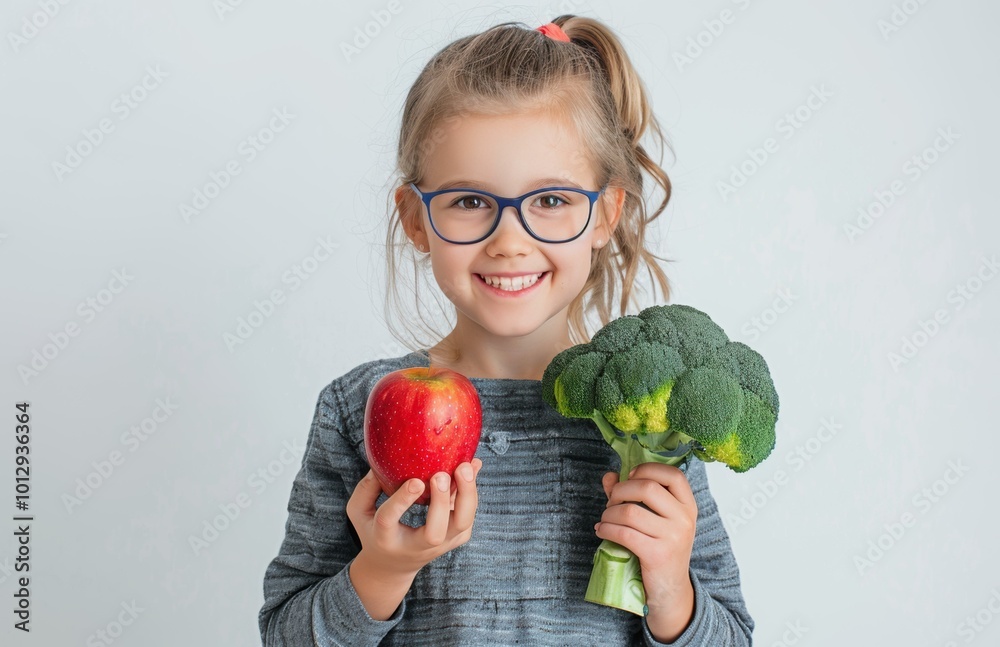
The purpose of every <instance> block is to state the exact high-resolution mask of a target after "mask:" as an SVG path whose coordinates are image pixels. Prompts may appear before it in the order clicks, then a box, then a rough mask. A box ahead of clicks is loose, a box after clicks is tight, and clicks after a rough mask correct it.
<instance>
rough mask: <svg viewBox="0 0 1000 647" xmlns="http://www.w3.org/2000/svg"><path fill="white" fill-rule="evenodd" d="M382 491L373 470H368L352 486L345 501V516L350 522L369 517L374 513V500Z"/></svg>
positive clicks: (376, 499)
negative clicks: (349, 495)
mask: <svg viewBox="0 0 1000 647" xmlns="http://www.w3.org/2000/svg"><path fill="white" fill-rule="evenodd" d="M381 493H382V486H381V485H380V484H379V482H378V479H377V478H375V472H373V471H372V470H368V473H367V474H365V475H364V477H362V479H361V480H360V481H359V482H358V484H357V485H356V486H355V488H354V492H353V493H352V494H351V498H350V499H348V501H347V517H348V518H349V519H351V521H352V522H354V521H355V520H357V521H360V520H362V519H364V518H365V517H368V518H370V517H371V516H372V515H374V514H375V502H376V501H378V495H379V494H381Z"/></svg>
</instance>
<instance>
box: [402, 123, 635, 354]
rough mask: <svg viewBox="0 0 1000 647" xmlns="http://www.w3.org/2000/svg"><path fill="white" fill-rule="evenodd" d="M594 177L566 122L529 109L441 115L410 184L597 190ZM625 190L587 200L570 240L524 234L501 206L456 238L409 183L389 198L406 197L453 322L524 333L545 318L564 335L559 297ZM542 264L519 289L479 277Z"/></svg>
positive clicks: (574, 280)
mask: <svg viewBox="0 0 1000 647" xmlns="http://www.w3.org/2000/svg"><path fill="white" fill-rule="evenodd" d="M600 180H601V178H600V177H598V175H597V173H596V171H595V169H594V168H593V167H592V165H591V164H590V163H589V161H588V160H587V156H586V147H585V146H584V143H583V142H582V141H581V140H580V138H579V136H578V135H577V134H576V131H575V129H574V128H573V127H572V126H571V123H570V122H569V121H568V120H565V119H561V118H559V117H557V116H555V115H553V114H551V113H548V112H544V111H533V112H522V113H514V114H507V115H502V116H487V115H474V116H464V117H461V118H458V119H453V120H450V121H448V122H447V123H446V125H445V126H443V127H442V129H441V130H439V131H438V135H437V137H436V138H435V141H434V143H433V144H432V149H431V152H430V154H429V155H428V157H427V160H426V166H425V174H424V177H423V178H422V179H421V181H420V182H419V183H417V186H418V187H419V188H420V190H421V191H425V192H426V191H436V190H438V189H441V188H445V185H446V184H447V185H449V187H451V188H456V187H463V188H480V189H483V190H486V191H489V192H491V193H495V194H497V195H501V196H507V197H515V196H519V195H522V194H524V193H527V192H528V191H532V190H534V189H540V188H544V187H548V186H574V185H576V186H579V187H580V188H583V189H585V190H587V191H597V190H598V189H600V185H599V184H598V182H599V181H600ZM456 182H457V183H458V184H454V183H456ZM406 193H409V194H410V195H409V196H406ZM624 197H625V193H624V191H623V190H621V189H616V188H615V187H610V186H609V187H608V189H607V190H606V191H605V193H604V194H602V196H601V198H599V199H598V200H597V202H595V203H594V209H593V213H592V215H591V218H590V222H589V223H588V224H587V228H586V230H585V231H584V233H583V234H582V235H581V236H579V237H578V238H576V239H574V240H572V241H570V242H566V243H543V242H541V241H539V240H536V239H535V238H532V236H531V235H530V234H529V233H528V232H527V231H526V230H525V229H524V227H523V226H522V225H521V222H520V221H519V220H518V218H517V213H516V211H515V210H514V209H512V208H507V209H505V210H504V211H503V214H502V216H501V218H500V223H499V224H498V225H497V228H496V229H495V230H494V231H493V233H492V234H490V236H489V238H487V239H486V240H483V241H480V242H478V243H475V244H471V245H457V244H454V243H450V242H448V241H445V240H442V239H441V238H440V237H439V236H438V235H437V234H436V233H435V232H434V230H433V229H432V228H431V226H430V221H429V220H428V217H427V212H426V209H425V208H424V206H423V204H422V203H421V202H420V200H419V196H418V195H417V194H416V193H415V192H414V191H413V190H412V189H411V188H410V187H408V186H407V187H403V188H402V189H401V191H400V192H398V193H397V201H399V200H401V199H403V200H404V202H403V203H401V207H402V204H404V203H405V204H406V205H409V207H408V208H409V212H408V213H404V214H403V220H404V223H407V224H405V228H406V230H407V234H408V235H409V237H410V239H411V240H412V241H413V242H414V244H415V245H416V246H417V248H418V249H422V250H424V251H425V252H426V251H427V250H428V249H429V250H430V255H431V266H432V268H433V271H434V277H435V279H436V280H437V283H438V285H439V286H440V288H441V290H442V291H443V292H444V294H445V296H447V297H448V299H449V300H450V301H451V302H452V303H454V304H455V307H456V309H457V311H458V316H459V318H462V317H463V316H464V317H465V318H467V319H468V320H470V321H469V322H460V325H461V323H474V324H476V325H477V326H479V327H481V328H482V329H483V330H484V331H487V332H488V333H491V334H493V335H496V336H500V337H517V336H522V335H528V334H529V333H532V332H534V331H536V330H538V329H539V328H542V327H546V328H547V330H548V333H549V334H551V335H553V339H558V340H564V339H568V333H567V332H566V330H567V324H566V321H567V318H566V311H567V306H568V305H569V304H570V302H572V301H573V299H574V298H576V297H577V295H579V294H580V291H581V290H582V289H583V286H584V283H585V282H586V280H587V277H588V275H589V273H590V264H591V256H592V253H593V251H594V248H595V247H600V246H603V245H606V244H607V242H608V240H610V232H611V231H612V230H613V229H614V225H615V224H616V223H617V220H618V217H619V215H620V213H621V207H622V203H623V201H624ZM417 211H419V213H417ZM609 225H610V227H609ZM598 241H601V242H600V243H598ZM543 272H544V276H542V278H541V279H538V281H537V283H536V284H535V285H533V286H532V287H531V288H530V289H527V290H523V293H522V292H521V291H515V292H504V293H503V294H498V293H497V292H495V291H494V289H493V288H491V287H489V286H488V285H487V284H486V283H485V282H484V281H483V279H482V278H480V275H485V276H495V275H497V274H509V273H513V274H514V275H529V276H534V275H537V274H541V273H543ZM557 315H558V316H557Z"/></svg>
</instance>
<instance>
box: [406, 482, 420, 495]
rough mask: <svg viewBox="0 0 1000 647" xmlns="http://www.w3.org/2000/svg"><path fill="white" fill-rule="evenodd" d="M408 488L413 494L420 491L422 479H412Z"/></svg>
mask: <svg viewBox="0 0 1000 647" xmlns="http://www.w3.org/2000/svg"><path fill="white" fill-rule="evenodd" d="M406 489H407V490H409V491H410V492H412V493H413V494H416V493H417V492H419V491H420V481H418V480H417V479H410V483H409V484H408V485H407V486H406Z"/></svg>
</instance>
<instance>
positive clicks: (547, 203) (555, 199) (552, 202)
mask: <svg viewBox="0 0 1000 647" xmlns="http://www.w3.org/2000/svg"><path fill="white" fill-rule="evenodd" d="M538 200H539V201H540V203H541V206H543V207H546V208H550V209H554V208H555V207H559V206H561V204H569V203H568V202H567V201H566V200H563V199H562V198H561V197H559V196H557V195H555V194H553V193H547V194H545V195H543V196H541V197H540V198H538ZM560 203H561V204H560Z"/></svg>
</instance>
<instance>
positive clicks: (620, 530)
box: [596, 522, 657, 561]
mask: <svg viewBox="0 0 1000 647" xmlns="http://www.w3.org/2000/svg"><path fill="white" fill-rule="evenodd" d="M596 534H597V536H598V537H600V538H601V539H607V540H608V541H613V542H615V543H616V544H619V545H621V546H624V547H625V548H628V549H629V550H630V551H632V552H633V553H635V554H636V556H637V557H640V561H641V559H642V558H641V556H642V555H646V554H648V551H649V550H653V551H655V550H656V549H657V547H656V544H655V542H656V541H657V540H656V539H655V538H653V537H650V536H649V535H647V534H646V533H644V532H641V531H639V530H636V529H635V528H632V527H631V526H623V525H620V524H617V523H610V522H601V523H599V524H597V529H596Z"/></svg>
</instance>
